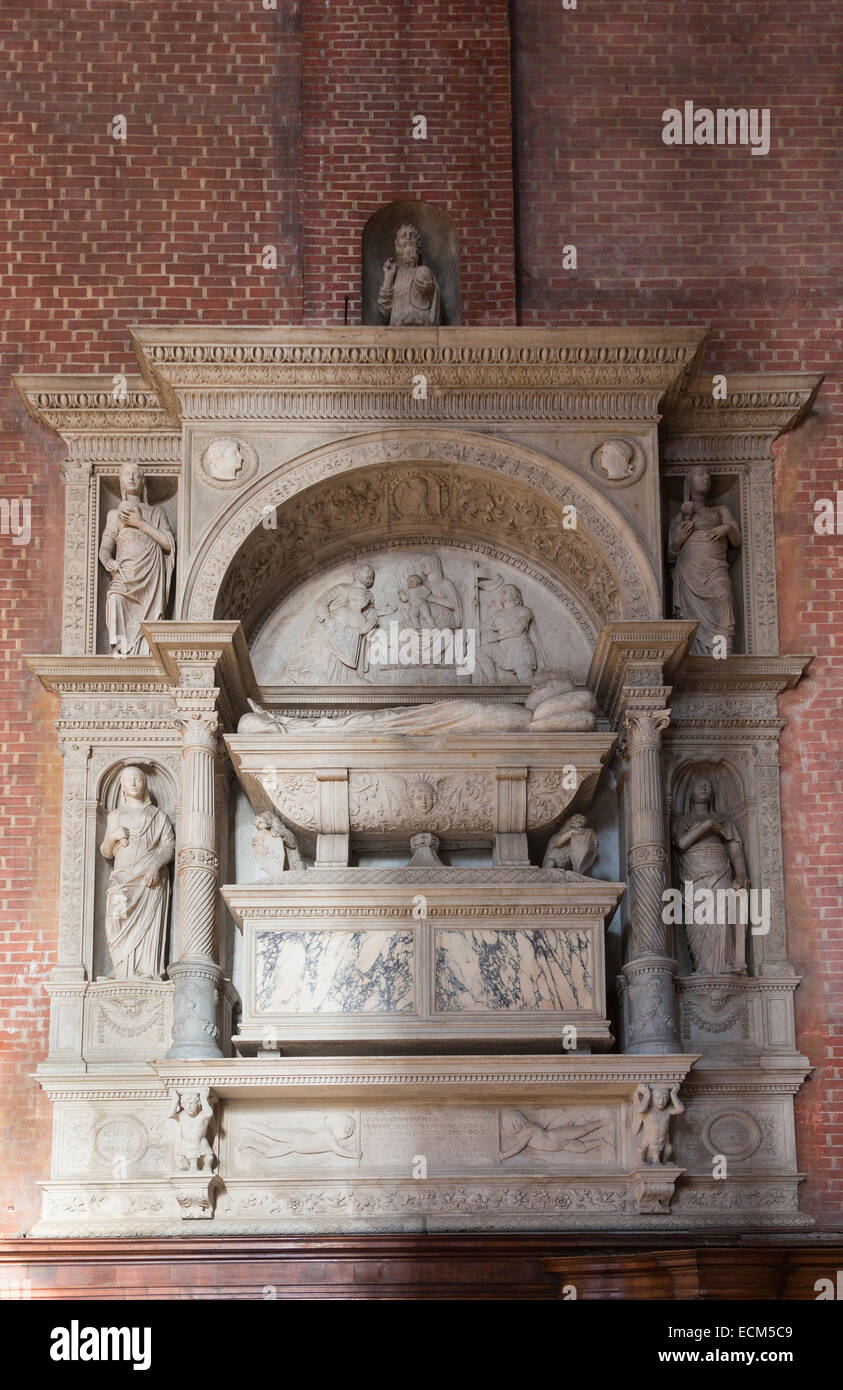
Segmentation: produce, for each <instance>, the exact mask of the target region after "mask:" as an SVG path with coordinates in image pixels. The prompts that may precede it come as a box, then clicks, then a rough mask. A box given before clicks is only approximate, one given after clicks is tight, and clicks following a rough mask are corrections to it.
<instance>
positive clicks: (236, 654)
mask: <svg viewBox="0 0 843 1390" xmlns="http://www.w3.org/2000/svg"><path fill="white" fill-rule="evenodd" d="M142 626H143V633H144V636H145V637H146V640H147V642H148V643H149V649H150V652H151V653H152V655H153V656H154V657H155V658H156V659H157V660H158V661H159V662H160V664H161V667H162V668H163V670H164V671H165V672H166V673H167V675H168V676H169V678H170V681H171V682H172V685H173V686H174V687H175V690H174V692H173V693H174V695H176V696H177V699H178V702H179V704H180V707H182V708H183V706H184V705H185V703H187V704H188V705H189V704H191V703H192V704H193V705H194V707H195V714H196V715H197V716H200V714H201V711H200V709H199V706H202V707H203V708H205V707H207V706H208V701H211V702H212V703H213V702H214V701H215V697H216V692H217V691H219V698H220V704H221V707H222V714H223V718H224V720H225V722H226V723H227V724H229V725H230V726H231V727H234V728H236V727H237V721H238V719H239V718H240V716H241V715H242V714H245V713H246V712H247V710H248V708H249V698H250V697H253V696H254V694H255V692H256V689H257V687H256V684H255V677H254V672H253V671H252V661H251V657H250V656H249V649H248V647H247V645H246V638H245V636H244V635H243V629H242V627H241V626H240V623H239V622H199V623H192V622H158V623H144V624H143V625H142Z"/></svg>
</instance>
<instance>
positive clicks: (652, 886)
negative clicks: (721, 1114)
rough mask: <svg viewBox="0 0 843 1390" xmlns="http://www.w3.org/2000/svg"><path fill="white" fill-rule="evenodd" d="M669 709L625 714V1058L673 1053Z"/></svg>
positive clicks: (631, 710) (675, 1040) (632, 710)
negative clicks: (665, 789) (665, 771)
mask: <svg viewBox="0 0 843 1390" xmlns="http://www.w3.org/2000/svg"><path fill="white" fill-rule="evenodd" d="M669 722H670V711H669V710H668V709H653V708H644V709H635V708H634V707H633V708H629V707H627V709H626V711H625V715H624V730H625V733H626V738H627V746H628V751H629V848H628V851H627V870H628V875H629V892H630V900H631V907H630V950H629V959H628V960H627V963H626V965H625V966H624V967H623V976H624V981H625V990H626V996H627V998H626V1030H625V1031H626V1051H627V1052H647V1053H654V1052H657V1053H658V1052H676V1051H678V1050H679V1046H680V1044H679V1036H678V1033H677V1030H676V1021H675V1008H674V997H673V978H674V975H675V974H676V961H675V960H674V959H673V957H672V956H671V954H670V944H669V939H668V928H667V926H666V924H665V920H664V890H665V884H666V871H667V848H666V845H665V838H664V797H663V793H662V766H661V737H662V734H663V732H664V730H665V729H666V728H667V726H668V723H669Z"/></svg>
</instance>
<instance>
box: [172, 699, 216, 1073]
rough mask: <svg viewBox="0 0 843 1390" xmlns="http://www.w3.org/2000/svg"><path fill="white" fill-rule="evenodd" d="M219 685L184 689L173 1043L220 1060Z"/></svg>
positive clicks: (184, 1052)
mask: <svg viewBox="0 0 843 1390" xmlns="http://www.w3.org/2000/svg"><path fill="white" fill-rule="evenodd" d="M216 694H217V692H216V690H208V689H207V688H203V689H202V690H201V692H192V693H191V692H189V691H180V692H179V694H178V695H177V696H176V707H177V710H178V712H179V718H178V723H179V724H180V726H181V729H182V768H183V771H182V797H183V802H182V824H181V839H182V844H181V847H180V848H179V853H178V876H179V928H180V933H179V941H180V948H179V959H178V961H177V962H175V963H174V964H172V965H171V966H170V970H169V974H170V978H171V979H172V981H173V984H174V987H175V989H174V999H173V1043H172V1046H171V1048H170V1050H169V1052H168V1053H167V1056H168V1057H182V1058H188V1057H192V1058H198V1057H221V1056H222V1051H221V1049H220V1046H219V1021H218V1020H219V997H220V986H221V982H222V976H223V972H222V970H221V968H220V966H219V963H218V946H217V900H218V893H219V856H218V854H217V814H216V779H217V756H218V742H219V740H218V733H219V719H218V715H217V712H216Z"/></svg>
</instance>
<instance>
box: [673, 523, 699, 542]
mask: <svg viewBox="0 0 843 1390" xmlns="http://www.w3.org/2000/svg"><path fill="white" fill-rule="evenodd" d="M694 530H695V527H694V523H693V521H692V520H691V518H690V517H687V518H686V520H685V521H683V522H682V525H681V526H680V527H679V531H678V533H677V537H678V540H679V541H680V543H681V544H684V542H685V541H686V540H687V539H688V537H689V536H692V535H693V534H694Z"/></svg>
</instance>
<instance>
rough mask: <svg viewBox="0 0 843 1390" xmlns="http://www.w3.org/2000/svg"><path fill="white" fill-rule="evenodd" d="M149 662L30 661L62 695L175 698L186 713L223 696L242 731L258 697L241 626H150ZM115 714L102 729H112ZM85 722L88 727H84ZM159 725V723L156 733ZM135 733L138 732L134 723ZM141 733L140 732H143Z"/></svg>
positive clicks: (227, 715) (226, 711)
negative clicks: (243, 716) (109, 726)
mask: <svg viewBox="0 0 843 1390" xmlns="http://www.w3.org/2000/svg"><path fill="white" fill-rule="evenodd" d="M143 630H144V635H145V637H146V639H147V642H148V643H149V648H150V655H149V656H130V657H126V658H123V659H121V658H118V657H114V656H27V657H24V661H25V663H26V665H27V666H28V667H29V669H30V671H31V672H32V674H33V675H34V676H35V677H36V679H37V680H38V681H39V682H40V683H41V685H43V687H44V689H45V690H49V691H51V692H52V693H53V694H56V695H72V696H77V695H82V696H88V695H90V696H97V695H102V696H113V697H114V699H115V705H114V709H113V716H114V718H116V719H118V720H119V719H120V718H121V709H120V705H119V703H117V700H118V697H123V698H125V699H127V700H128V699H129V698H131V697H133V696H138V695H173V696H177V697H178V701H179V702H180V707H181V709H182V712H183V711H184V709H185V708H189V709H191V710H196V711H199V712H201V711H202V710H210V709H212V708H213V706H214V702H215V699H216V696H217V693H219V699H220V705H221V709H222V714H223V717H224V719H225V721H226V723H227V724H228V725H229V727H232V728H236V726H237V721H238V719H239V718H240V716H241V714H245V713H246V711H247V710H248V708H249V705H248V700H249V698H250V697H253V696H254V695H255V694H256V693H257V686H256V684H255V678H254V673H253V671H252V663H251V658H250V656H249V651H248V648H247V646H246V639H245V637H244V635H243V629H242V628H241V626H240V624H239V623H236V622H207V623H190V622H183V623H172V622H160V623H145V624H144V627H143ZM111 717H112V716H111V714H109V715H108V716H107V717H105V718H104V717H103V716H102V715H100V717H99V718H98V720H97V722H98V723H100V724H101V723H109V722H110V721H111ZM83 722H84V721H83ZM156 723H157V721H154V723H153V727H154V726H155V724H156ZM129 727H135V724H134V721H130V724H129ZM137 727H140V726H137Z"/></svg>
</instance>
